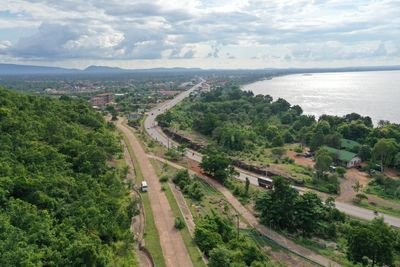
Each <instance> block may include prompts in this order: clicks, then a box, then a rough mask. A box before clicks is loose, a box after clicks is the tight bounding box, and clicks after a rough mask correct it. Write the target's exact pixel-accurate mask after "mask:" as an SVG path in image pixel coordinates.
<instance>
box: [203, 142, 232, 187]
mask: <svg viewBox="0 0 400 267" xmlns="http://www.w3.org/2000/svg"><path fill="white" fill-rule="evenodd" d="M200 167H202V168H203V170H204V171H205V172H206V173H207V174H209V175H211V176H212V177H214V178H215V179H216V180H218V181H219V182H220V183H222V184H223V183H225V181H226V180H227V179H228V178H229V177H230V176H232V175H233V174H235V169H234V168H233V165H232V160H231V159H229V158H228V157H227V156H226V155H225V154H224V153H222V152H220V151H216V150H209V151H207V152H206V154H205V155H204V156H203V160H202V162H201V163H200Z"/></svg>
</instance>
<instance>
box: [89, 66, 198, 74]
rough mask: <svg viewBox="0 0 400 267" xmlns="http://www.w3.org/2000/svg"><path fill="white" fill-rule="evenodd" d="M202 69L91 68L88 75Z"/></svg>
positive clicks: (196, 69)
mask: <svg viewBox="0 0 400 267" xmlns="http://www.w3.org/2000/svg"><path fill="white" fill-rule="evenodd" d="M202 70H203V69H201V68H153V69H121V68H118V67H107V66H93V65H92V66H89V67H87V68H86V69H85V70H84V72H86V73H146V72H152V73H154V72H193V71H202Z"/></svg>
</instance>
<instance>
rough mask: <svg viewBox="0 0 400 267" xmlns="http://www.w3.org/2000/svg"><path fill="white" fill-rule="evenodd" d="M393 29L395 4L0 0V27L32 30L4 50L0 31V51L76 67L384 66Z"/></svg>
mask: <svg viewBox="0 0 400 267" xmlns="http://www.w3.org/2000/svg"><path fill="white" fill-rule="evenodd" d="M377 11H379V12H377ZM2 12H3V13H4V12H6V14H7V16H3V17H2ZM398 25H400V5H399V3H398V1H397V0H382V1H373V0H370V1H368V0H353V1H346V0H314V1H309V0H221V1H212V0H169V1H160V0H158V1H157V0H155V1H142V0H87V1H80V0H2V5H1V6H0V29H2V28H3V29H13V28H15V29H17V28H34V29H36V31H35V32H34V33H33V34H31V35H29V36H27V35H21V36H20V38H19V41H17V42H12V43H10V42H9V41H8V40H12V39H15V38H11V37H10V36H7V33H4V34H1V32H0V53H1V54H2V55H3V57H4V56H6V57H7V58H15V59H18V60H40V61H53V62H54V61H59V62H61V63H62V62H63V61H68V60H75V61H76V62H79V61H80V62H82V64H85V62H88V60H99V61H108V62H110V64H114V63H112V62H117V61H118V62H120V61H121V60H127V61H129V62H135V61H137V62H138V60H147V59H151V60H153V61H154V62H157V64H159V63H160V62H164V64H165V65H169V64H172V63H171V62H174V63H173V64H176V65H179V64H181V63H182V64H187V59H191V60H192V62H193V64H200V65H204V66H210V64H211V65H215V66H219V65H220V64H222V63H221V62H223V63H224V64H226V66H227V67H244V66H243V65H242V64H241V63H238V62H239V60H242V62H246V64H248V63H249V62H252V61H251V60H253V61H254V62H255V64H258V66H259V67H267V66H268V67H271V66H272V67H273V66H276V65H282V64H283V65H284V64H287V65H288V66H291V64H296V65H304V66H306V65H307V66H308V65H310V64H314V65H322V64H324V65H329V64H331V63H332V62H335V64H340V62H342V64H343V65H349V64H352V63H354V64H359V63H360V62H364V63H365V64H374V63H377V62H379V63H382V62H384V63H387V64H392V62H396V60H399V59H400V58H399V57H400V52H399V51H400V27H399V26H398ZM5 43H7V45H4V44H5ZM155 59H157V61H155ZM132 60H133V61H132ZM360 60H362V61H360ZM132 64H133V63H132ZM234 64H237V65H234ZM250 65H253V64H250Z"/></svg>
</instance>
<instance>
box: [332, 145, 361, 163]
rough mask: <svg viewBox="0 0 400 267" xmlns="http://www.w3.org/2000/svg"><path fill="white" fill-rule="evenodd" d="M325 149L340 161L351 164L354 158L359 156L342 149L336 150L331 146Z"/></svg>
mask: <svg viewBox="0 0 400 267" xmlns="http://www.w3.org/2000/svg"><path fill="white" fill-rule="evenodd" d="M325 148H326V149H327V150H328V152H329V153H332V154H335V155H336V156H337V157H338V159H339V160H340V161H345V162H349V161H351V160H352V159H353V158H354V157H356V156H357V154H355V153H352V152H349V151H347V150H340V149H336V148H333V147H329V146H327V147H325Z"/></svg>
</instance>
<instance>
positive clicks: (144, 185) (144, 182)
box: [140, 181, 148, 192]
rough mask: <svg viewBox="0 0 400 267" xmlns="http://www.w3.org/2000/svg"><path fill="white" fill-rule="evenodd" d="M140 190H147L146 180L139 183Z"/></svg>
mask: <svg viewBox="0 0 400 267" xmlns="http://www.w3.org/2000/svg"><path fill="white" fill-rule="evenodd" d="M140 190H141V191H142V192H147V190H148V185H147V182H146V181H143V182H142V183H141V185H140Z"/></svg>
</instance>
